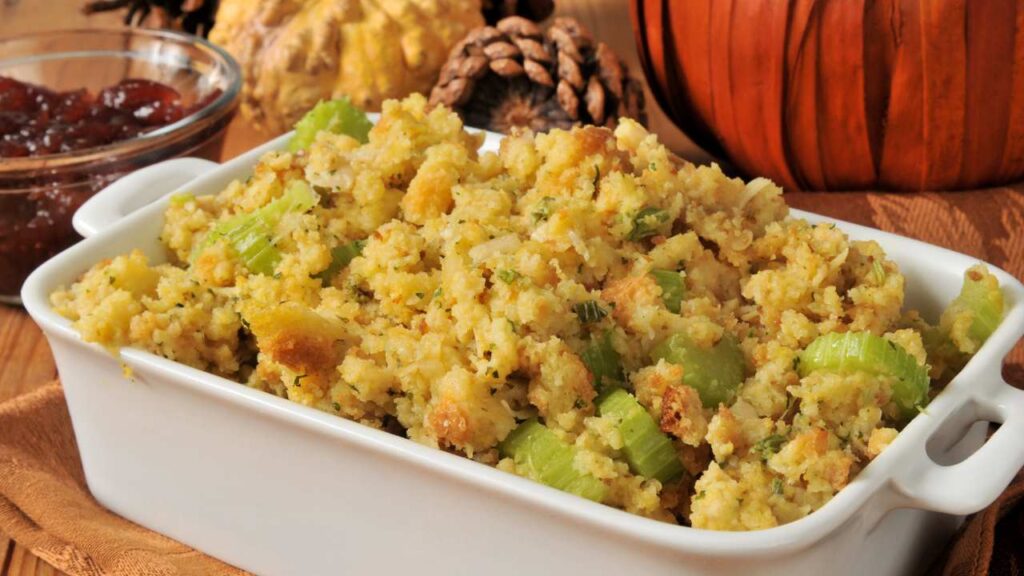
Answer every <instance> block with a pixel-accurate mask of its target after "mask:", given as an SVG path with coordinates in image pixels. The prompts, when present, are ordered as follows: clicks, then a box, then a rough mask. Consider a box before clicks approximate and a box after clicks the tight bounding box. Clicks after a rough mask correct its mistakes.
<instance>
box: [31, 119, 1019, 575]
mask: <svg viewBox="0 0 1024 576" xmlns="http://www.w3.org/2000/svg"><path fill="white" fill-rule="evenodd" d="M287 139H288V136H287V135H286V136H283V137H281V138H278V139H276V140H274V141H272V142H269V143H267V144H266V145H264V146H261V147H259V148H257V149H255V150H253V151H251V152H249V153H247V154H244V155H242V156H240V157H238V158H236V159H234V160H232V161H230V162H228V163H226V164H224V165H217V164H214V163H211V162H207V161H205V160H198V159H178V160H171V161H167V162H163V163H161V164H156V165H154V166H151V167H149V168H146V169H143V170H141V171H139V172H136V173H134V174H132V175H130V176H128V177H126V178H124V179H122V180H121V181H119V182H117V183H115V184H114V185H112V186H111V187H109V188H108V189H106V190H105V191H103V192H101V193H100V194H99V195H97V196H96V197H94V198H93V199H92V200H91V201H90V202H88V203H87V204H86V205H85V206H83V207H82V209H81V210H80V211H79V212H78V214H76V216H75V227H76V229H77V230H78V231H79V232H80V233H82V234H83V235H84V236H86V237H87V239H86V240H85V241H83V242H81V243H79V244H78V245H76V246H73V247H72V248H70V249H68V250H67V251H65V252H63V253H62V254H60V255H58V256H56V257H55V258H53V259H52V260H50V261H49V262H47V263H46V264H44V265H43V266H42V267H40V268H39V269H38V270H36V272H35V273H34V274H32V276H31V277H30V278H29V279H28V280H27V281H26V283H25V285H24V289H23V291H22V298H23V300H24V304H25V307H26V308H27V310H28V311H29V313H30V314H31V315H32V317H33V318H34V319H35V321H36V322H37V323H38V324H39V325H40V327H41V328H42V329H43V331H44V332H45V333H46V335H47V338H48V339H49V342H50V345H51V347H52V349H53V353H54V356H55V358H56V361H57V367H58V370H59V372H60V375H61V379H62V381H63V383H64V388H65V393H66V396H67V402H68V407H69V410H70V413H71V419H72V422H73V425H74V429H75V435H76V438H77V440H78V446H79V450H80V452H81V457H82V464H83V467H84V469H85V476H86V480H87V482H88V485H89V488H90V490H91V491H92V493H93V494H94V495H95V496H96V498H97V499H98V500H99V501H100V502H101V503H102V504H104V505H105V506H107V507H108V508H110V509H111V510H113V511H114V512H117V513H119V514H121V515H123V516H125V517H126V518H129V519H130V520H133V521H135V522H137V523H139V524H141V525H143V526H146V527H149V528H151V529H153V530H156V531H158V532H161V533H164V534H166V535H168V536H170V537H172V538H175V539H177V540H180V541H182V542H184V543H186V544H189V545H191V546H194V547H196V548H198V549H200V550H202V551H204V552H207V553H209V554H211V555H213V556H216V557H218V558H220V559H223V560H224V561H226V562H229V563H231V564H234V565H236V566H239V567H242V568H245V569H247V570H250V571H253V572H257V573H260V574H270V575H273V574H303V575H318V574H336V573H348V574H369V573H371V572H372V573H384V574H392V573H399V571H415V573H416V574H418V575H421V576H425V575H431V574H437V575H442V574H443V575H456V574H467V575H468V574H488V575H502V574H522V573H527V572H529V573H532V574H616V575H618V574H644V575H658V574H673V575H686V574H753V573H772V574H787V575H788V576H795V575H803V574H808V575H811V574H815V575H816V574H820V573H822V572H826V571H827V572H828V573H830V574H832V575H835V576H838V575H842V574H904V573H913V572H918V571H921V570H923V569H924V568H925V567H926V566H927V565H928V563H929V562H930V560H931V559H932V557H933V555H934V554H935V553H936V552H937V551H939V550H941V549H942V548H943V545H944V543H945V542H946V540H947V539H948V538H949V537H950V536H951V535H952V533H953V532H954V530H955V529H956V527H957V526H958V525H959V522H960V519H961V517H960V516H959V515H963V514H968V513H971V512H975V511H977V510H980V509H981V508H983V507H985V506H986V505H988V504H989V503H991V502H992V501H993V500H994V499H995V498H996V497H997V496H998V494H999V493H1000V492H1001V491H1002V490H1003V489H1004V488H1005V487H1006V485H1007V484H1008V483H1009V482H1010V480H1011V479H1012V478H1013V476H1014V474H1015V473H1016V472H1017V470H1018V469H1020V468H1021V466H1022V465H1024V441H1022V440H1021V439H1022V438H1024V392H1021V391H1019V390H1016V389H1014V388H1012V387H1011V386H1009V385H1008V384H1006V383H1005V382H1004V381H1003V379H1002V377H1001V360H1002V359H1003V357H1004V356H1005V355H1006V354H1007V353H1008V352H1009V350H1010V349H1011V348H1012V347H1013V345H1014V343H1016V342H1017V340H1018V339H1019V338H1020V337H1021V335H1022V334H1024V286H1022V285H1021V283H1020V282H1019V281H1018V280H1017V279H1015V278H1013V277H1012V276H1010V275H1009V274H1007V273H1005V272H1003V271H1002V270H997V269H993V272H994V273H995V274H996V275H997V277H998V278H999V281H1000V283H1001V284H1002V286H1003V291H1004V294H1005V296H1006V303H1007V313H1006V317H1005V319H1004V320H1003V322H1002V324H1001V325H1000V327H999V329H998V330H997V331H996V332H995V333H994V334H993V335H992V337H991V338H990V339H989V340H988V342H987V343H986V344H985V345H984V346H983V347H982V349H981V350H980V351H979V352H978V353H977V355H976V356H975V357H974V359H973V360H971V362H970V363H969V364H968V365H967V367H966V368H965V369H964V370H963V372H962V373H961V374H959V375H958V376H957V377H956V378H955V379H954V380H953V382H952V383H951V384H950V385H949V386H948V388H947V389H946V390H945V391H944V392H943V393H942V394H941V395H939V396H938V398H936V399H935V400H934V401H933V402H932V403H931V404H930V405H929V406H928V408H927V411H926V412H924V413H923V414H921V415H919V416H918V417H917V418H916V419H914V421H912V422H911V423H910V424H909V425H908V426H907V427H906V429H905V430H904V431H903V432H902V433H901V434H900V436H899V438H898V439H897V440H896V441H895V442H894V443H893V444H892V445H891V446H890V447H889V448H888V449H887V450H886V451H885V452H884V453H883V454H881V455H880V456H879V457H878V458H877V459H876V460H875V461H874V462H873V463H872V464H871V465H870V466H868V467H867V468H866V469H865V470H864V471H863V472H862V473H861V474H860V475H859V476H857V477H856V479H855V480H854V481H853V482H852V483H851V484H850V485H849V486H848V487H847V488H845V489H844V490H842V491H841V492H840V493H839V494H838V495H837V496H836V497H835V498H834V499H833V500H832V501H831V502H829V503H828V504H827V505H826V506H824V507H823V508H822V509H820V510H819V511H817V512H815V513H813V514H812V515H810V516H808V517H807V518H804V519H802V520H799V521H797V522H793V523H791V524H788V525H784V526H781V527H778V528H773V529H770V530H763V531H758V532H747V533H726V532H712V531H705V530H695V529H691V528H686V527H680V526H672V525H668V524H662V523H659V522H655V521H653V520H648V519H645V518H641V517H638V516H633V515H630V514H627V513H625V512H622V511H619V510H616V509H613V508H609V507H606V506H603V505H600V504H595V503H592V502H589V501H587V500H584V499H582V498H578V497H575V496H572V495H569V494H565V493H562V492H559V491H557V490H554V489H551V488H548V487H546V486H543V485H541V484H537V483H534V482H531V481H529V480H526V479H523V478H519V477H516V476H513V475H511V474H506V473H504V472H501V471H499V470H496V469H494V468H490V467H487V466H484V465H481V464H477V463H474V462H472V461H469V460H466V459H463V458H460V457H457V456H454V455H451V454H447V453H444V452H441V451H438V450H433V449H430V448H427V447H424V446H420V445H418V444H415V443H414V442H412V441H410V440H406V439H403V438H400V437H396V436H393V435H390V434H388V433H385V432H382V431H379V430H375V429H371V428H369V427H365V426H362V425H360V424H357V423H354V422H350V421H347V420H344V419H341V418H338V417H335V416H332V415H329V414H325V413H321V412H319V411H317V410H314V409H312V408H307V407H305V406H300V405H298V404H294V403H292V402H289V401H287V400H284V399H282V398H278V397H275V396H272V395H270V394H267V393H263V392H260V391H257V390H254V389H250V388H247V387H245V386H242V385H239V384H236V383H234V382H231V381H228V380H225V379H223V378H219V377H217V376H214V375H211V374H207V373H204V372H201V371H198V370H195V369H193V368H189V367H187V366H184V365H181V364H178V363H175V362H172V361H170V360H167V359H164V358H161V357H158V356H155V355H153V354H150V353H148V352H144V351H141V350H138V349H131V348H125V349H123V350H122V351H121V358H120V359H118V358H115V357H114V356H112V355H111V354H110V353H109V352H108V351H106V350H105V349H103V348H102V347H100V346H97V345H94V344H87V343H85V342H83V341H82V340H81V338H80V337H79V336H78V334H77V333H76V332H75V331H74V330H73V329H72V328H71V326H70V323H69V322H68V321H67V320H65V319H64V318H62V317H60V316H59V315H57V314H56V313H55V312H54V311H53V310H51V308H50V305H49V300H48V296H49V294H50V293H51V292H52V291H53V290H54V289H56V288H57V287H58V286H60V285H67V284H70V283H71V282H72V281H74V280H75V279H76V278H77V277H78V276H79V275H80V274H82V273H83V272H85V271H86V270H87V269H88V268H89V267H90V266H91V265H93V264H94V263H95V262H97V261H99V260H101V259H103V258H108V257H113V256H115V255H117V254H121V253H125V252H127V251H129V250H130V249H132V248H136V247H138V248H141V249H143V251H145V252H146V254H147V255H148V256H149V258H150V259H151V261H162V260H163V259H164V251H163V248H162V247H161V245H160V243H159V240H158V235H159V231H160V227H161V222H162V212H163V210H164V208H165V206H166V201H167V195H168V194H169V193H172V192H175V191H176V189H180V190H181V191H184V190H187V191H189V192H191V193H194V194H215V193H217V192H219V191H220V190H221V189H223V188H224V187H225V186H226V185H227V184H228V183H229V182H230V181H231V180H233V179H236V178H245V177H246V176H247V175H248V173H249V171H250V168H251V166H252V165H253V164H254V163H255V162H256V160H257V158H258V157H259V156H260V155H261V154H263V153H264V152H266V151H268V150H272V149H279V148H281V147H283V146H284V144H285V143H286V141H287ZM497 142H498V136H497V135H493V134H492V135H489V136H488V139H487V143H486V144H485V148H491V147H494V146H496V145H497ZM157 198H160V199H158V200H156V201H154V202H152V203H151V204H149V205H146V204H147V203H149V202H150V201H151V200H154V199H157ZM140 206H143V207H141V208H140ZM137 208H138V209H137ZM136 209H137V210H136ZM793 215H794V216H796V217H804V218H808V219H810V220H824V219H823V218H821V217H818V216H815V215H812V214H807V213H803V212H800V211H793ZM840 227H841V228H842V229H843V230H844V231H846V232H847V233H848V234H849V235H850V236H851V237H854V238H857V239H874V240H877V241H878V242H879V243H880V244H881V245H882V246H883V247H884V248H885V250H886V251H887V253H888V254H889V256H890V257H891V258H892V259H893V260H895V261H896V262H897V263H898V264H899V266H900V268H901V269H902V271H903V273H904V274H905V275H906V277H907V287H908V292H907V304H908V306H910V307H914V308H918V309H920V310H922V312H923V313H924V314H925V315H926V316H929V317H931V319H933V320H934V319H935V317H936V316H937V314H938V312H939V310H941V308H942V307H943V306H944V305H945V304H946V303H948V302H949V301H950V300H951V299H953V298H954V297H955V296H956V294H957V293H958V290H959V287H960V283H961V279H962V274H963V272H964V270H966V269H967V268H968V267H969V266H970V265H972V264H974V263H975V260H974V259H972V258H969V257H967V256H964V255H961V254H956V253H954V252H950V251H948V250H944V249H941V248H937V247H935V246H930V245H927V244H923V243H921V242H917V241H914V240H910V239H907V238H902V237H899V236H895V235H892V234H887V233H884V232H880V231H878V230H873V229H870V228H865V227H862V226H856V225H853V224H843V223H840ZM121 362H123V363H124V364H126V365H127V366H128V367H129V368H130V369H131V371H132V373H133V378H132V379H131V380H129V379H127V378H126V377H125V376H124V375H123V372H122V367H121V365H120V364H121ZM984 422H997V423H1002V426H1001V428H1000V430H999V431H997V432H996V433H995V434H994V435H993V436H992V437H991V438H989V439H988V442H987V443H984V441H985V434H984V431H985V424H984ZM983 443H984V445H983V446H982V444H983ZM979 446H981V448H980V449H979ZM972 452H973V454H972ZM968 455H969V456H968ZM965 456H966V459H964V458H965ZM961 460H962V461H961Z"/></svg>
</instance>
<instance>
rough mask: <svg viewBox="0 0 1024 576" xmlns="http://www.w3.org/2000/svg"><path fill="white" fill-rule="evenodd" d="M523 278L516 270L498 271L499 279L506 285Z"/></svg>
mask: <svg viewBox="0 0 1024 576" xmlns="http://www.w3.org/2000/svg"><path fill="white" fill-rule="evenodd" d="M522 277H523V275H522V274H520V273H519V272H516V271H515V270H508V269H503V270H498V278H500V279H501V281H502V282H504V283H505V284H511V283H513V282H515V281H516V280H518V279H520V278H522Z"/></svg>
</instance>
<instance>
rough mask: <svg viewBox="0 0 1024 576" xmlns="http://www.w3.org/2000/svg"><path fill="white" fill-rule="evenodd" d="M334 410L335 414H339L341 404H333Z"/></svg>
mask: <svg viewBox="0 0 1024 576" xmlns="http://www.w3.org/2000/svg"><path fill="white" fill-rule="evenodd" d="M334 410H335V411H336V412H341V404H338V403H337V402H335V403H334Z"/></svg>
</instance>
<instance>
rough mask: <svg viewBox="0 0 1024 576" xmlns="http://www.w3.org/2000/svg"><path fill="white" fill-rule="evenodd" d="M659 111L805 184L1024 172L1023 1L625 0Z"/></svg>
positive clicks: (897, 184) (1002, 178) (1013, 176)
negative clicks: (628, 2) (627, 2)
mask: <svg viewBox="0 0 1024 576" xmlns="http://www.w3.org/2000/svg"><path fill="white" fill-rule="evenodd" d="M630 1H631V3H632V15H633V25H634V30H635V32H636V40H637V44H638V49H639V52H640V60H641V63H642V64H643V68H644V72H645V73H646V75H647V79H648V81H649V83H650V85H651V90H652V92H653V93H654V96H655V98H656V99H657V100H658V103H659V104H660V105H661V107H662V108H663V109H664V110H665V112H666V113H667V114H668V115H669V116H670V117H671V118H672V119H673V121H674V122H675V123H676V124H678V125H679V127H680V128H681V129H682V130H683V131H684V132H686V133H687V135H689V136H690V137H691V138H693V140H694V141H695V142H697V144H699V145H701V146H702V147H704V148H705V149H706V150H708V152H710V153H712V154H715V155H719V156H722V157H724V158H726V159H728V160H729V161H730V162H732V163H733V164H735V165H736V166H737V167H738V168H739V169H740V170H742V171H743V172H746V173H747V174H749V175H754V174H757V175H765V176H769V177H771V178H773V179H775V180H776V181H777V182H780V183H781V184H783V185H784V186H787V187H790V188H801V189H807V190H852V189H869V188H870V189H892V190H926V189H927V190H948V189H956V188H978V187H983V186H989V185H995V184H1000V183H1005V182H1008V181H1012V180H1018V179H1020V178H1021V177H1022V176H1024V0H978V1H974V0H630Z"/></svg>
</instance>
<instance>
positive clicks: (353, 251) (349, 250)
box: [316, 240, 366, 286]
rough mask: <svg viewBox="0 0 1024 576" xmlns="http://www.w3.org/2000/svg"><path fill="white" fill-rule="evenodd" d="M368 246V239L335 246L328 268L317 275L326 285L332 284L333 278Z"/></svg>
mask: <svg viewBox="0 0 1024 576" xmlns="http://www.w3.org/2000/svg"><path fill="white" fill-rule="evenodd" d="M364 246H366V240H353V241H352V242H349V243H348V244H342V245H341V246H335V247H334V248H333V249H332V250H331V263H330V264H329V265H328V266H327V269H326V270H324V271H323V272H321V273H319V274H317V275H316V277H317V278H319V279H320V281H321V283H323V285H324V286H330V284H331V280H333V279H334V277H335V276H337V275H338V272H341V271H342V270H343V269H344V268H345V267H346V266H348V265H349V264H351V263H352V260H355V258H356V256H359V255H361V254H362V253H363V247H364Z"/></svg>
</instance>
